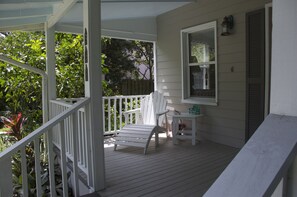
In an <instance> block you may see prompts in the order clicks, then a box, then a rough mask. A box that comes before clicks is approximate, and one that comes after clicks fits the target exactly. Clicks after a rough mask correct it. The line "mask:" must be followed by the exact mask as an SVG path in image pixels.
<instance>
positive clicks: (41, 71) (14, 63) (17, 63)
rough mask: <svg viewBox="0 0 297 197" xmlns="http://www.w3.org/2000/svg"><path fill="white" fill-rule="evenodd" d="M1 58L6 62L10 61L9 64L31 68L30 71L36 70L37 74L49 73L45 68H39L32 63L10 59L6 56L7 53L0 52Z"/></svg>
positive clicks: (45, 75)
mask: <svg viewBox="0 0 297 197" xmlns="http://www.w3.org/2000/svg"><path fill="white" fill-rule="evenodd" d="M0 60H2V61H4V62H6V63H9V64H13V65H15V66H17V67H20V68H23V69H26V70H29V71H31V72H34V73H36V74H39V75H42V76H43V77H47V74H46V72H45V71H43V70H41V69H39V68H35V67H32V66H30V65H27V64H24V63H21V62H18V61H15V60H13V59H10V58H8V57H6V56H5V55H2V54H0Z"/></svg>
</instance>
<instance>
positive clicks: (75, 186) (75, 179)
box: [71, 113, 79, 197]
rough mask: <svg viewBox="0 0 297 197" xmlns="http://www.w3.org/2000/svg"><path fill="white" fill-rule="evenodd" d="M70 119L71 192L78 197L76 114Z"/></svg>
mask: <svg viewBox="0 0 297 197" xmlns="http://www.w3.org/2000/svg"><path fill="white" fill-rule="evenodd" d="M71 119H72V121H71V122H72V123H73V124H72V128H73V130H72V150H73V155H72V156H73V182H74V183H73V190H74V195H75V196H76V197H78V196H79V185H78V182H79V180H78V166H77V152H78V151H77V149H78V146H77V144H78V139H77V113H73V114H72V115H71Z"/></svg>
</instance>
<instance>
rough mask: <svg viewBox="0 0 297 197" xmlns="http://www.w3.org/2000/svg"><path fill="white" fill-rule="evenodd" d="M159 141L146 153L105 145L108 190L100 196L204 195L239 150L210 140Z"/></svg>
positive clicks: (163, 138) (164, 138)
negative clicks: (194, 144) (115, 148)
mask: <svg viewBox="0 0 297 197" xmlns="http://www.w3.org/2000/svg"><path fill="white" fill-rule="evenodd" d="M160 141H161V143H160V146H159V147H158V148H155V146H154V142H151V143H150V147H149V149H148V153H147V155H143V149H141V148H133V147H124V146H121V147H119V148H118V150H117V151H114V150H113V146H109V147H106V148H105V167H106V189H104V190H102V191H100V192H99V194H100V196H102V197H105V196H202V195H203V194H204V193H205V192H206V191H207V190H208V188H209V187H210V186H211V185H212V183H213V182H214V181H215V180H216V179H217V177H218V176H219V175H220V174H221V173H222V172H223V170H224V169H225V168H226V166H227V165H228V164H229V163H230V162H231V160H232V159H233V158H234V157H235V155H236V154H237V153H238V151H239V149H236V148H231V147H228V146H224V145H220V144H217V143H213V142H210V141H201V142H199V143H198V144H197V145H196V146H192V145H191V141H181V143H180V144H178V145H173V143H172V139H171V138H169V139H167V138H166V137H163V136H162V137H161V138H160ZM105 142H108V143H109V142H110V139H108V140H106V141H105ZM105 144H106V143H105Z"/></svg>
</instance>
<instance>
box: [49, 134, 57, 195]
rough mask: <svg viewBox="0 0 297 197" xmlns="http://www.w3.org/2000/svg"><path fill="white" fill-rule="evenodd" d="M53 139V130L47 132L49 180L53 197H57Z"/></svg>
mask: <svg viewBox="0 0 297 197" xmlns="http://www.w3.org/2000/svg"><path fill="white" fill-rule="evenodd" d="M52 140H53V137H52V130H50V131H48V132H47V147H48V148H47V150H48V167H49V180H50V192H51V196H52V197H55V196H56V183H55V161H54V160H55V158H54V150H53V142H52Z"/></svg>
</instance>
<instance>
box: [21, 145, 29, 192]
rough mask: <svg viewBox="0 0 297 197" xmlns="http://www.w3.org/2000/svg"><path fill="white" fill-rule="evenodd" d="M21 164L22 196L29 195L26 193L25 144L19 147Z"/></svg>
mask: <svg viewBox="0 0 297 197" xmlns="http://www.w3.org/2000/svg"><path fill="white" fill-rule="evenodd" d="M21 166H22V188H23V195H24V197H27V196H29V193H28V189H29V188H28V172H27V158H26V146H24V147H23V148H22V149H21Z"/></svg>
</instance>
